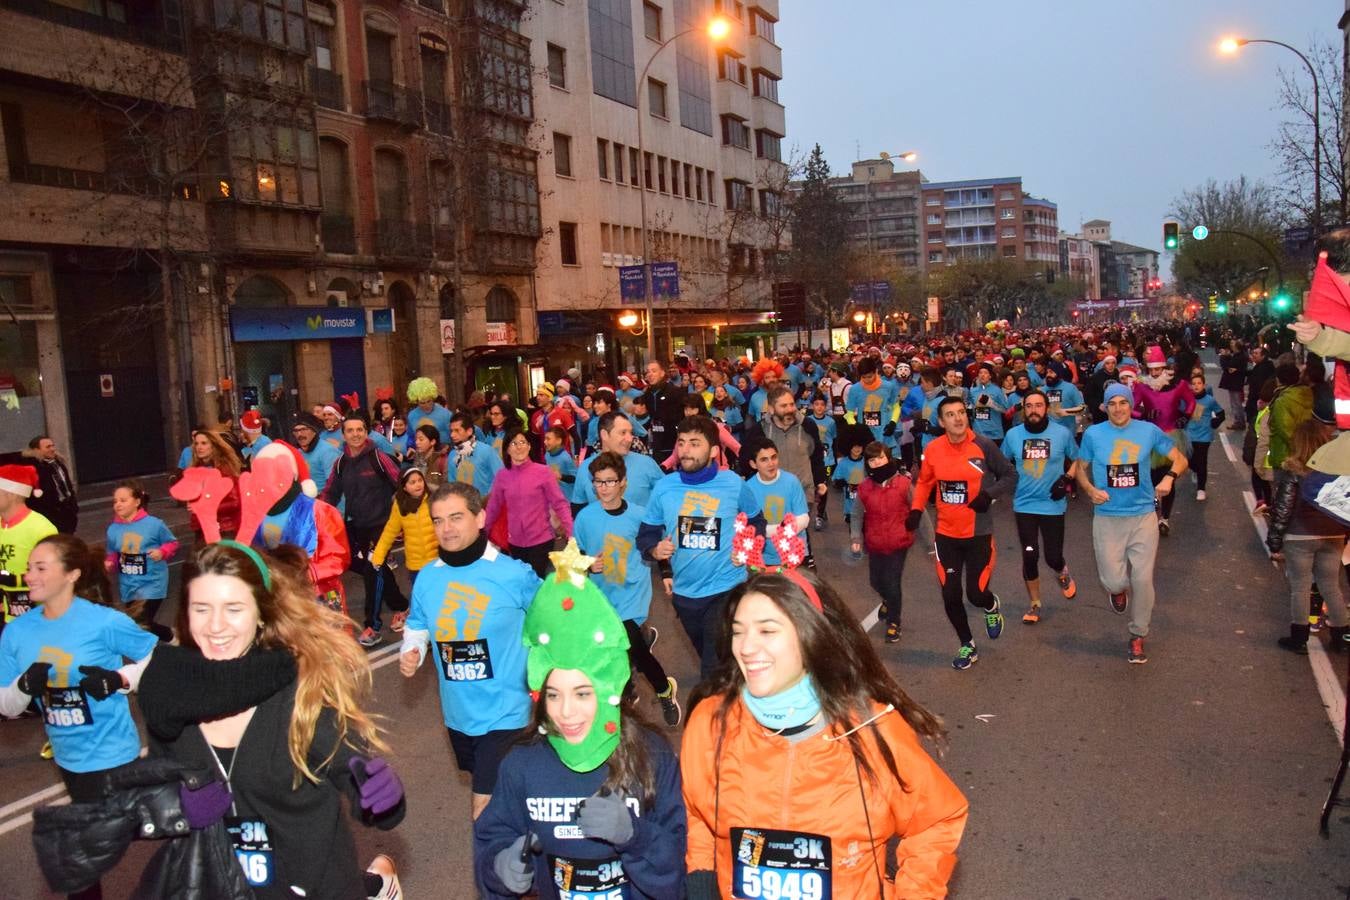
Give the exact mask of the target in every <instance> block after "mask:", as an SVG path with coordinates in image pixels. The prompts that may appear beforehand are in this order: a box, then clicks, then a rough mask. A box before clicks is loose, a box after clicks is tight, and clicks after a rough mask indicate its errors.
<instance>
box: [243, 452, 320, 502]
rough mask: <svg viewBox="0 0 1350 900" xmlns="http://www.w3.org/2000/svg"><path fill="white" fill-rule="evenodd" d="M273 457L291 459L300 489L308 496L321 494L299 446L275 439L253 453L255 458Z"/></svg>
mask: <svg viewBox="0 0 1350 900" xmlns="http://www.w3.org/2000/svg"><path fill="white" fill-rule="evenodd" d="M271 457H276V458H278V459H288V460H290V462H291V469H292V471H293V472H294V473H295V480H296V481H298V482H300V491H301V492H302V493H303V494H304V495H305V496H306V497H317V496H319V486H318V485H317V484H315V483H314V479H313V478H310V477H309V463H307V462H306V461H305V455H304V454H303V453H301V452H300V451H299V450H298V449H297V448H295V447H292V446H291V445H290V444H288V443H286V442H285V441H273V442H272V443H270V444H268V445H267V446H266V447H264V448H262V449H261V450H259V451H258V452H257V453H255V454H254V455H253V458H254V460H259V459H269V458H271Z"/></svg>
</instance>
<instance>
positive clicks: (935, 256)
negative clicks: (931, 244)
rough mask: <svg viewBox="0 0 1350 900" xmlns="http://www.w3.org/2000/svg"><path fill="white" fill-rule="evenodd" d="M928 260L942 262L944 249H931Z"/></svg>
mask: <svg viewBox="0 0 1350 900" xmlns="http://www.w3.org/2000/svg"><path fill="white" fill-rule="evenodd" d="M928 261H929V262H930V263H940V262H942V251H941V250H931V251H929V253H928Z"/></svg>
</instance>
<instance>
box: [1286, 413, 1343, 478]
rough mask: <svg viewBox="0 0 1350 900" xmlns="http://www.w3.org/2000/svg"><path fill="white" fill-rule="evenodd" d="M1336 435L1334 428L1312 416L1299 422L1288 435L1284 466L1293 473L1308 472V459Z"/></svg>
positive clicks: (1301, 474) (1303, 473)
mask: <svg viewBox="0 0 1350 900" xmlns="http://www.w3.org/2000/svg"><path fill="white" fill-rule="evenodd" d="M1335 436H1336V428H1335V426H1333V425H1328V424H1326V423H1325V422H1319V421H1317V420H1316V419H1314V418H1311V417H1310V418H1308V419H1305V420H1304V421H1302V422H1300V423H1299V425H1298V427H1297V428H1295V429H1294V433H1293V434H1292V435H1291V436H1290V437H1289V455H1288V456H1286V457H1285V458H1284V468H1285V469H1286V470H1288V471H1290V472H1293V473H1294V474H1295V475H1299V476H1303V475H1307V474H1308V460H1309V459H1312V455H1313V454H1314V453H1316V452H1317V450H1318V448H1319V447H1321V446H1322V445H1323V444H1325V443H1326V442H1327V441H1329V440H1331V439H1332V438H1334V437H1335Z"/></svg>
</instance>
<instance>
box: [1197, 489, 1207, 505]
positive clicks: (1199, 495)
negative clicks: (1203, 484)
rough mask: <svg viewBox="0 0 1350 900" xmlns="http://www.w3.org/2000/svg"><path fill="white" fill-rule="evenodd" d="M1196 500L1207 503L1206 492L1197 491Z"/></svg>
mask: <svg viewBox="0 0 1350 900" xmlns="http://www.w3.org/2000/svg"><path fill="white" fill-rule="evenodd" d="M1195 499H1197V500H1199V501H1200V502H1201V503H1203V502H1204V501H1205V492H1204V491H1196V492H1195Z"/></svg>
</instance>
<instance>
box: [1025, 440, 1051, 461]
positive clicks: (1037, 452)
mask: <svg viewBox="0 0 1350 900" xmlns="http://www.w3.org/2000/svg"><path fill="white" fill-rule="evenodd" d="M1049 458H1050V442H1049V441H1047V440H1046V439H1045V438H1027V439H1026V440H1024V441H1023V442H1022V459H1024V460H1029V461H1037V462H1039V461H1043V460H1048V459H1049Z"/></svg>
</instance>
